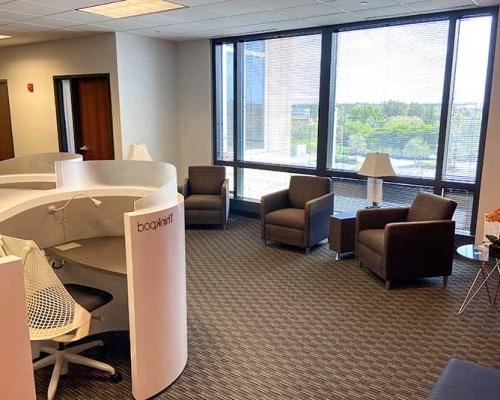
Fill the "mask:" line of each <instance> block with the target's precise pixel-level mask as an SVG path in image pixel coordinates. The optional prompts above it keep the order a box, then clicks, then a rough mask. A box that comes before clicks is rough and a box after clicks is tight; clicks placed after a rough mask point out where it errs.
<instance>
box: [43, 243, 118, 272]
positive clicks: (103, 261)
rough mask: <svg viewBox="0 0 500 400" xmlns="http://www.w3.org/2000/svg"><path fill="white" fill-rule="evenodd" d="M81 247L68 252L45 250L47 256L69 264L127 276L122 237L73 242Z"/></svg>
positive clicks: (54, 249) (52, 249) (52, 248)
mask: <svg viewBox="0 0 500 400" xmlns="http://www.w3.org/2000/svg"><path fill="white" fill-rule="evenodd" d="M70 243H78V244H80V245H81V246H79V247H74V248H72V249H68V250H60V249H57V248H56V247H58V246H56V247H49V248H47V249H45V252H46V253H47V254H50V255H52V256H56V257H58V258H60V259H62V260H64V261H67V262H69V263H76V264H79V265H82V266H87V267H90V268H95V269H98V270H101V271H106V272H112V273H114V274H120V275H126V274H127V261H126V256H125V238H124V237H123V236H102V237H94V238H89V239H80V240H75V241H74V242H70Z"/></svg>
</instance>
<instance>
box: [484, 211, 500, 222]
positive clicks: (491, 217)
mask: <svg viewBox="0 0 500 400" xmlns="http://www.w3.org/2000/svg"><path fill="white" fill-rule="evenodd" d="M486 221H488V222H500V208H497V209H496V210H493V211H491V212H489V213H488V214H486Z"/></svg>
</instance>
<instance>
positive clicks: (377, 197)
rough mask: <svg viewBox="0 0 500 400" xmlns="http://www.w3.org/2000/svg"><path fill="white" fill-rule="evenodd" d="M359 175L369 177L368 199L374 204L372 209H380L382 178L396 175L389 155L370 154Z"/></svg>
mask: <svg viewBox="0 0 500 400" xmlns="http://www.w3.org/2000/svg"><path fill="white" fill-rule="evenodd" d="M358 174H359V175H363V176H367V177H368V186H367V194H366V198H367V199H368V201H371V202H372V206H371V207H373V208H378V207H379V203H380V202H381V201H382V184H383V180H382V179H381V178H382V177H384V176H394V175H396V174H395V172H394V169H393V168H392V164H391V159H390V157H389V154H388V153H368V154H367V155H366V158H365V162H364V163H363V166H362V167H361V169H360V170H359V172H358Z"/></svg>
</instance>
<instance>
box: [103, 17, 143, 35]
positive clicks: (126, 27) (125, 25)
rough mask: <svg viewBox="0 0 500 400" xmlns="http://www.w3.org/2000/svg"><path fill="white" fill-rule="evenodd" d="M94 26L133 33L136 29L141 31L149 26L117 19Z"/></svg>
mask: <svg viewBox="0 0 500 400" xmlns="http://www.w3.org/2000/svg"><path fill="white" fill-rule="evenodd" d="M93 25H94V26H97V27H102V28H106V29H111V30H114V31H120V32H123V31H131V30H134V29H141V28H146V27H147V25H145V24H140V23H139V22H135V21H130V20H128V19H127V20H125V19H115V20H111V21H103V22H99V23H95V24H93Z"/></svg>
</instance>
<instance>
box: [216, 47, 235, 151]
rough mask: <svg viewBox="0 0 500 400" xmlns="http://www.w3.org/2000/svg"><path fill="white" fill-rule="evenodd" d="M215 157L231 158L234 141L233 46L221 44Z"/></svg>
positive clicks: (217, 72) (218, 61) (218, 70)
mask: <svg viewBox="0 0 500 400" xmlns="http://www.w3.org/2000/svg"><path fill="white" fill-rule="evenodd" d="M216 57H217V62H216V80H217V82H219V83H220V84H219V86H218V87H217V89H218V91H217V96H216V100H217V107H216V109H217V110H216V112H217V119H216V120H217V122H218V126H217V132H218V135H217V146H216V148H217V159H219V160H227V161H229V160H233V153H234V149H233V141H234V46H233V45H232V44H228V43H226V44H223V45H222V46H220V47H218V48H217V51H216Z"/></svg>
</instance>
